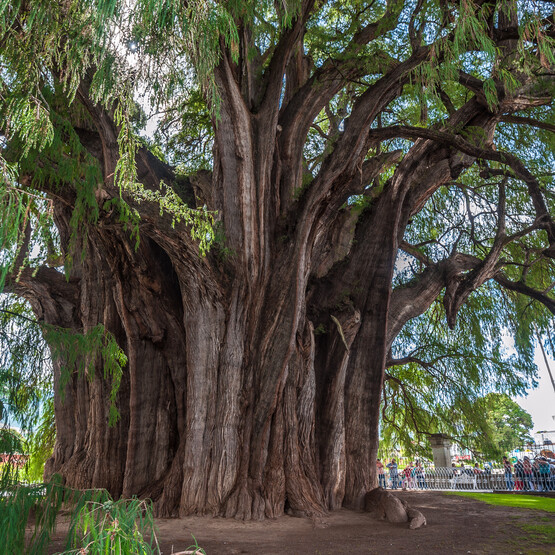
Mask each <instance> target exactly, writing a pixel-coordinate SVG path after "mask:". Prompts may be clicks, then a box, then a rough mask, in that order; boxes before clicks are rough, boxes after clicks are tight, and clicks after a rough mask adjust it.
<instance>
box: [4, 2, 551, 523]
mask: <svg viewBox="0 0 555 555" xmlns="http://www.w3.org/2000/svg"><path fill="white" fill-rule="evenodd" d="M0 14H1V27H0V29H1V31H0V33H1V35H0V49H1V50H0V60H1V63H2V70H1V72H0V78H1V85H0V87H1V89H0V102H1V108H0V110H1V114H2V118H1V120H0V122H1V123H0V125H1V128H2V133H3V136H4V148H3V150H2V167H3V175H4V180H3V183H2V191H1V192H2V200H1V207H2V218H3V219H2V231H3V235H2V238H3V243H2V245H3V251H2V252H3V254H2V263H3V268H4V270H3V274H2V276H3V281H4V289H5V291H6V292H8V293H10V294H12V295H15V296H19V297H23V298H25V299H27V300H28V302H29V303H30V306H31V307H32V310H33V311H34V313H35V316H36V318H37V320H38V321H39V322H40V323H41V325H43V326H44V327H45V329H47V330H48V329H50V330H51V329H64V330H69V332H75V333H84V334H85V336H87V334H90V333H91V330H92V331H94V330H98V329H102V330H105V332H106V334H108V336H109V337H110V338H114V339H115V340H116V341H117V343H118V344H119V346H120V347H121V348H122V349H123V350H124V351H125V354H126V356H127V364H126V366H125V367H124V369H123V372H122V373H121V374H120V373H117V372H116V373H114V372H113V371H111V370H113V369H114V365H112V366H111V367H110V368H107V367H106V364H108V363H107V362H106V361H107V360H108V359H109V357H108V358H107V357H106V356H103V357H95V358H94V359H93V360H92V361H91V360H85V362H84V363H83V362H81V363H80V364H79V363H78V362H77V361H75V360H73V359H75V356H73V355H74V353H73V352H70V351H71V349H69V348H68V349H66V351H64V350H63V349H60V348H59V345H60V344H58V347H57V348H56V349H55V356H54V360H53V366H54V386H55V396H56V398H55V415H56V429H57V437H56V445H55V448H54V453H53V456H52V458H51V460H50V461H49V463H48V465H47V473H48V474H52V473H60V474H61V475H62V476H63V477H64V479H65V481H66V483H67V484H68V485H71V486H74V487H79V488H88V487H104V488H107V489H108V490H109V491H110V492H111V493H112V494H114V495H124V496H131V495H139V496H149V497H151V498H152V499H153V500H154V501H155V503H156V507H157V510H158V512H159V514H162V515H173V514H181V515H186V514H203V513H208V514H221V515H225V516H235V517H237V518H245V519H249V518H254V519H259V518H263V517H274V516H277V515H280V514H282V513H283V512H284V511H285V510H289V511H291V512H292V513H293V514H306V515H314V514H321V513H323V512H325V511H327V510H329V509H334V508H337V507H340V506H347V507H360V506H361V502H362V499H363V497H364V494H365V493H366V492H367V491H368V490H369V489H371V488H372V487H374V485H375V475H374V469H375V464H374V460H375V456H376V452H377V439H378V423H379V408H380V398H381V391H382V386H383V383H384V376H386V377H388V379H389V378H390V377H391V374H387V375H386V372H385V369H386V367H393V366H399V365H401V364H402V363H403V362H414V361H415V360H416V359H418V357H417V356H416V355H415V354H414V353H413V354H410V353H408V354H406V356H405V357H404V360H403V357H401V356H397V354H396V350H395V345H394V341H395V339H396V337H397V336H398V335H399V334H400V333H401V332H402V330H403V328H404V326H405V325H406V324H407V322H409V321H411V320H412V319H414V318H416V317H418V316H420V315H422V314H423V313H425V311H427V310H428V309H429V308H430V307H432V309H434V307H437V302H436V301H437V300H438V299H439V300H441V301H442V303H443V304H442V306H443V308H442V309H441V310H442V311H444V313H445V316H446V322H447V324H448V325H449V326H450V327H454V326H455V325H456V318H457V314H458V313H459V310H461V307H463V308H462V310H464V306H463V305H465V303H467V301H469V300H471V299H472V295H473V292H474V291H476V290H479V289H480V288H483V287H492V288H495V291H498V292H500V293H499V295H498V297H499V298H497V299H496V296H495V295H490V300H491V302H492V304H495V300H497V301H498V302H499V303H501V304H503V303H505V304H504V305H503V306H505V307H508V306H509V305H510V304H511V303H510V302H508V301H509V300H512V301H514V299H523V298H526V299H532V301H531V302H532V303H533V306H534V307H535V308H534V310H536V311H539V312H541V311H542V310H548V311H550V312H554V311H555V299H554V298H553V295H552V292H551V288H550V284H551V277H552V275H553V268H552V263H551V257H552V256H553V254H554V253H555V225H554V222H553V220H552V217H551V212H552V204H553V196H552V192H551V190H550V187H551V185H552V178H553V175H552V171H551V170H552V167H553V150H552V133H553V129H554V124H553V122H552V121H553V116H552V113H551V104H552V98H553V90H554V88H553V69H554V67H555V57H554V54H553V14H552V4H551V3H550V2H547V1H546V2H542V1H538V2H513V1H505V0H503V1H499V2H483V1H481V0H477V1H476V2H471V1H466V0H465V1H463V2H461V3H460V4H458V3H451V2H445V1H439V2H436V1H434V0H430V1H421V0H418V1H416V2H399V1H396V0H391V1H388V2H382V1H380V2H375V1H372V2H364V1H358V0H356V1H355V0H353V1H351V0H338V1H319V2H315V1H314V0H293V1H291V2H276V3H273V2H266V1H261V2H254V1H245V2H234V1H233V2H231V1H230V2H205V1H202V0H193V1H190V2H181V1H178V0H137V1H135V2H118V1H117V0H88V1H73V0H68V1H66V2H54V1H49V0H47V1H41V2H38V1H35V0H28V1H21V0H16V1H14V2H11V3H6V2H3V3H1V4H0ZM149 112H156V113H157V115H156V116H155V117H154V118H153V119H151V125H150V126H149V127H147V129H148V133H147V134H143V136H141V135H140V129H141V125H143V126H144V123H145V121H144V120H145V113H146V115H148V113H149ZM154 125H157V127H158V129H157V130H156V132H153V131H152V127H153V126H154ZM542 161H543V164H542V163H541V162H542ZM396 260H398V261H400V263H399V264H398V265H397V270H396V266H395V263H396ZM502 291H505V292H506V293H501V292H502ZM504 295H505V296H504ZM525 302H528V301H521V300H516V301H514V303H515V306H516V304H518V303H521V304H522V303H525ZM540 305H541V307H540ZM434 310H436V312H437V309H434ZM507 310H509V308H507ZM99 325H101V326H102V327H101V328H99V327H98V326H99ZM509 327H510V326H509ZM75 337H77V336H75ZM47 340H48V333H47ZM62 344H63V343H62ZM108 344H109V340H107V343H106V345H108ZM104 347H105V346H104ZM104 347H103V348H104ZM422 348H423V349H424V350H425V347H424V346H422ZM398 350H399V349H397V351H398ZM420 358H422V357H420ZM85 359H86V357H85ZM68 361H69V362H71V361H73V362H75V364H77V366H78V367H79V368H80V369H81V371H78V370H75V371H72V366H71V364H69V363H68ZM116 366H117V365H116ZM110 369H111V370H110ZM83 374H85V375H86V378H88V379H85V377H84V376H83ZM114 379H116V381H119V382H120V383H119V389H118V393H117V396H116V398H115V403H116V407H117V410H118V413H119V419H118V420H117V422H116V423H115V425H112V426H110V425H109V420H110V415H112V420H113V416H114V414H113V408H114V407H113V403H112V401H114V391H115V388H114V383H113V381H114ZM116 385H118V384H116Z"/></svg>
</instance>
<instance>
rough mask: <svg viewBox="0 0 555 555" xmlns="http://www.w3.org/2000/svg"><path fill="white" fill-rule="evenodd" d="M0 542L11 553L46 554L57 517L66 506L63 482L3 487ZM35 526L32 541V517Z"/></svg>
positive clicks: (4, 484) (0, 503)
mask: <svg viewBox="0 0 555 555" xmlns="http://www.w3.org/2000/svg"><path fill="white" fill-rule="evenodd" d="M0 489H1V491H2V493H3V495H2V497H0V542H1V545H2V546H3V549H6V552H7V553H28V554H36V555H39V554H42V553H44V552H45V551H46V547H47V545H48V543H49V541H50V537H51V534H52V532H53V530H54V526H55V522H56V517H57V515H58V513H59V511H60V509H61V507H62V503H63V499H64V488H63V487H62V486H61V485H60V483H59V481H53V482H51V483H50V484H46V485H45V484H36V485H30V486H24V485H19V484H17V483H12V484H10V483H8V482H7V481H3V482H2V483H1V484H0ZM31 516H33V517H34V526H33V529H32V533H31V535H30V538H29V539H28V541H26V538H25V534H26V529H27V523H28V522H29V518H30V517H31Z"/></svg>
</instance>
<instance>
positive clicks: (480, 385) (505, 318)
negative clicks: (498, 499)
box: [381, 285, 536, 458]
mask: <svg viewBox="0 0 555 555" xmlns="http://www.w3.org/2000/svg"><path fill="white" fill-rule="evenodd" d="M517 310H518V306H515V305H514V304H513V303H512V302H511V301H510V299H506V298H505V297H504V295H503V294H502V293H501V291H500V288H498V287H496V286H494V285H488V286H486V287H484V288H483V289H481V290H479V291H476V292H475V293H474V294H473V295H472V296H471V297H470V299H469V300H468V302H467V304H466V305H465V306H464V307H463V308H462V309H461V311H460V314H459V317H458V322H457V327H456V329H455V330H447V329H446V326H445V324H444V322H445V316H444V309H443V305H442V304H440V303H439V302H436V303H435V304H434V305H433V306H432V307H431V308H430V309H429V310H428V312H427V313H425V314H424V315H422V316H421V317H419V318H417V319H415V320H413V321H411V322H409V323H408V324H407V325H406V326H405V328H404V329H403V330H402V332H401V333H400V335H399V336H398V338H397V339H396V342H395V344H394V347H393V348H394V355H395V354H397V356H398V357H401V356H409V357H412V360H413V362H410V363H408V364H404V365H402V366H393V367H391V368H388V369H387V374H388V376H386V381H385V384H384V393H383V408H382V431H381V435H382V437H383V446H384V447H386V446H397V447H399V446H402V447H403V449H404V451H405V452H406V453H407V454H409V453H410V454H412V453H414V454H420V455H421V456H423V455H427V456H429V457H430V456H431V451H430V447H429V444H428V442H427V434H430V433H438V432H441V433H447V434H450V435H451V436H452V437H453V439H454V440H455V441H457V442H458V443H460V444H461V445H462V446H464V447H465V448H469V449H471V450H473V451H474V452H475V453H476V454H478V455H479V456H481V457H485V458H496V457H498V456H500V455H501V454H502V452H503V451H504V450H505V449H504V447H503V446H502V445H500V444H499V441H500V440H501V437H496V436H495V434H494V428H493V426H494V421H493V420H492V418H493V417H490V414H489V412H490V410H493V411H494V412H495V413H496V414H501V415H503V414H507V416H508V417H509V418H512V417H513V416H514V415H515V414H516V412H518V411H516V408H514V407H513V406H512V405H511V403H512V401H510V400H507V401H506V403H503V402H502V401H504V400H505V399H508V398H507V397H506V395H494V394H493V392H500V393H503V394H509V395H513V396H514V395H522V394H523V393H524V392H525V391H526V389H527V388H529V387H531V386H532V385H534V383H535V382H534V376H535V372H536V367H535V365H534V362H533V344H532V342H531V341H530V340H528V341H527V342H525V343H523V344H521V345H520V346H519V347H517V348H516V349H515V350H514V351H512V350H511V349H508V348H507V346H506V342H507V341H508V338H509V337H510V335H511V334H514V333H515V331H516V330H514V329H511V324H512V323H515V324H516V325H517V326H519V323H518V322H519V318H518V313H517V312H516V311H517ZM496 403H497V404H496ZM494 407H495V408H494ZM504 411H508V413H506V412H504ZM514 411H516V412H514ZM522 416H523V417H524V415H522ZM501 417H502V416H501ZM526 422H527V420H526ZM526 422H525V423H524V426H526ZM530 425H531V424H530ZM518 437H519V438H520V439H519V442H520V443H521V444H522V443H523V442H524V441H525V439H526V437H527V436H526V433H525V432H523V433H522V434H518Z"/></svg>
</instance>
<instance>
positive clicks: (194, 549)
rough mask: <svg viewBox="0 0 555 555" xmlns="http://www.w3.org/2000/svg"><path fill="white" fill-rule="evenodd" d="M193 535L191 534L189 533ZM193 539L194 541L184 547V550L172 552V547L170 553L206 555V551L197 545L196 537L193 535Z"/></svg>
mask: <svg viewBox="0 0 555 555" xmlns="http://www.w3.org/2000/svg"><path fill="white" fill-rule="evenodd" d="M191 536H193V534H191ZM193 541H194V542H195V543H193V544H191V545H190V546H189V547H186V548H185V551H179V552H174V550H173V547H172V555H185V554H186V555H206V551H204V549H202V547H200V546H199V544H198V542H197V539H196V538H195V536H193Z"/></svg>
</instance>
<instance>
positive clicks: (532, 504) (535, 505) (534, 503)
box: [448, 491, 555, 513]
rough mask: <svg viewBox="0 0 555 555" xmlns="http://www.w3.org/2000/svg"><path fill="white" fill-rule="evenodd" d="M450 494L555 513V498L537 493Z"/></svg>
mask: <svg viewBox="0 0 555 555" xmlns="http://www.w3.org/2000/svg"><path fill="white" fill-rule="evenodd" d="M448 495H462V496H463V497H472V499H477V500H478V501H483V502H484V503H489V504H490V505H503V506H505V507H515V508H522V509H538V510H539V511H548V512H550V513H555V498H550V497H541V496H539V495H538V496H536V495H520V494H513V495H512V494H510V493H466V492H465V493H462V492H460V493H459V492H454V491H453V492H448Z"/></svg>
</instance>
